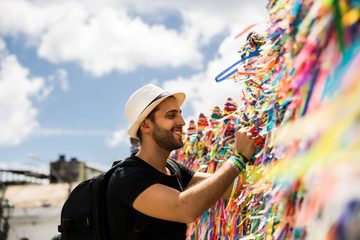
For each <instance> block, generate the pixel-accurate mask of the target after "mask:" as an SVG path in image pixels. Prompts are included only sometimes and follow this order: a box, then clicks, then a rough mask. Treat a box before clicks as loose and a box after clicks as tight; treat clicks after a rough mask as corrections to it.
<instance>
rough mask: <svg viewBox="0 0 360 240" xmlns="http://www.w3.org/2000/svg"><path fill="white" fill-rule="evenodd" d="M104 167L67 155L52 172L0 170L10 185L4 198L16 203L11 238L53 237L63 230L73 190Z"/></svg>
mask: <svg viewBox="0 0 360 240" xmlns="http://www.w3.org/2000/svg"><path fill="white" fill-rule="evenodd" d="M102 172H103V171H101V170H98V169H96V168H93V167H89V166H87V165H86V164H85V163H84V162H83V161H79V160H78V159H76V158H71V159H70V160H69V161H67V160H66V159H65V156H64V155H60V156H59V158H58V159H57V160H56V161H54V162H52V163H51V164H50V174H49V175H46V174H37V173H34V172H30V171H22V170H9V169H6V170H5V169H2V170H0V180H1V182H0V183H1V184H3V185H6V188H5V194H4V197H3V200H6V202H9V203H11V205H12V206H13V208H12V213H11V216H10V217H9V218H8V219H7V220H8V223H9V230H8V232H7V236H8V238H7V239H8V240H25V239H26V240H51V239H53V238H54V237H55V236H57V235H58V234H59V233H58V231H57V227H58V225H59V224H60V214H61V209H62V206H63V204H64V202H65V200H66V199H67V197H68V195H69V193H70V192H71V191H72V190H73V189H74V188H75V187H76V186H77V185H78V184H79V183H80V182H81V181H83V180H86V179H89V178H91V177H93V176H95V175H98V174H101V173H102Z"/></svg>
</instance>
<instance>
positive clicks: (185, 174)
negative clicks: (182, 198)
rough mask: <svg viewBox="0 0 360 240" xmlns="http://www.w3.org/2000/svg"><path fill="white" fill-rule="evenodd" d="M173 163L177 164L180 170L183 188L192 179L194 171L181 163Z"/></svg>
mask: <svg viewBox="0 0 360 240" xmlns="http://www.w3.org/2000/svg"><path fill="white" fill-rule="evenodd" d="M175 163H176V164H177V165H178V166H179V168H180V170H181V175H182V183H183V185H184V188H186V187H187V185H188V184H189V182H190V180H191V179H192V177H193V176H194V174H195V171H193V170H191V169H190V168H188V167H186V166H184V165H182V164H181V163H179V162H176V161H175Z"/></svg>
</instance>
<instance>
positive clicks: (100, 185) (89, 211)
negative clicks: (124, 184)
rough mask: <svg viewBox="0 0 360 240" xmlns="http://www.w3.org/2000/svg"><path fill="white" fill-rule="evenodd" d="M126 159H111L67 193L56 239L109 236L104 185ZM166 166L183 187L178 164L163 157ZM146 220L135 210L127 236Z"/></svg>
mask: <svg viewBox="0 0 360 240" xmlns="http://www.w3.org/2000/svg"><path fill="white" fill-rule="evenodd" d="M125 161H127V160H120V161H115V162H114V163H113V165H112V167H111V168H110V170H108V171H107V172H105V173H102V174H100V175H98V176H95V177H93V178H91V179H88V180H85V181H83V182H81V183H80V184H79V185H78V186H76V187H75V188H74V190H73V191H72V192H71V193H70V195H69V197H68V199H67V200H66V201H65V203H64V205H63V207H62V210H61V219H60V225H59V226H58V231H59V232H60V233H61V234H60V235H59V236H57V237H56V238H55V239H57V240H109V239H111V237H110V230H109V228H108V226H109V224H108V222H107V208H106V188H107V184H108V182H109V179H110V177H111V175H112V174H113V173H114V171H115V170H116V169H117V168H118V167H120V166H121V165H123V163H124V162H125ZM167 163H168V166H170V167H171V168H172V170H173V171H175V172H176V173H177V175H178V176H179V178H178V181H179V185H180V187H181V190H183V189H182V187H183V184H182V175H181V170H180V168H179V166H178V165H177V164H176V163H175V162H174V161H173V160H168V161H167ZM149 222H150V217H148V216H146V215H144V214H139V215H138V216H136V218H135V226H134V229H133V230H132V232H131V233H130V235H129V237H128V240H136V239H138V238H139V237H140V233H141V232H142V230H143V229H144V227H145V226H146V225H147V224H148V223H149Z"/></svg>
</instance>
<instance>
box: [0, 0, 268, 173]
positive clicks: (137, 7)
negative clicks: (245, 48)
mask: <svg viewBox="0 0 360 240" xmlns="http://www.w3.org/2000/svg"><path fill="white" fill-rule="evenodd" d="M100 2H101V3H100ZM151 3H152V4H151V5H150V6H149V2H147V1H144V0H138V1H130V0H128V1H126V0H124V1H112V0H107V1H95V0H83V1H80V0H79V1H45V0H33V1H26V0H2V1H1V2H0V122H1V126H0V167H6V168H8V167H9V168H14V167H16V168H23V169H30V170H39V171H46V169H47V163H48V162H50V161H52V160H55V159H57V157H58V155H59V154H65V155H66V156H67V157H68V158H70V157H77V158H78V159H81V160H84V161H86V162H87V163H88V164H90V165H92V166H96V167H100V168H102V169H106V168H107V167H108V166H110V164H111V162H112V161H113V160H116V159H122V158H125V157H126V156H127V155H128V154H129V143H128V137H127V135H126V128H127V122H126V120H125V117H124V113H123V110H124V106H125V103H126V100H127V98H128V97H129V96H130V95H131V93H132V92H133V91H134V90H136V89H137V88H139V87H141V86H142V85H145V84H147V83H150V82H151V83H156V84H158V85H160V86H161V87H164V88H166V89H167V90H169V91H185V92H186V93H187V100H186V103H185V105H184V107H183V113H184V116H185V118H186V120H190V119H191V118H194V116H197V115H198V114H199V113H200V112H204V113H205V114H210V109H211V107H212V106H214V105H220V106H222V105H223V103H224V102H225V99H226V97H227V96H233V97H234V98H235V99H237V98H238V97H237V96H238V94H239V92H240V89H239V86H238V85H236V84H235V83H233V82H222V83H216V82H215V81H214V78H215V76H216V75H217V74H218V73H219V72H220V71H222V70H223V69H224V68H225V67H227V66H228V65H230V64H232V63H233V62H235V61H236V60H238V58H239V56H237V55H236V50H237V48H238V47H239V46H240V44H241V41H243V39H240V38H239V39H235V38H234V36H236V34H237V33H239V32H240V31H241V30H242V29H244V28H245V27H246V26H248V25H250V24H253V23H262V22H264V21H266V19H267V13H266V9H265V5H266V1H265V0H258V1H221V2H220V1H219V2H216V1H212V2H208V1H203V0H201V1H195V2H194V1H191V2H185V1H165V0H156V1H152V2H151ZM219 5H221V7H219ZM210 93H211V94H210Z"/></svg>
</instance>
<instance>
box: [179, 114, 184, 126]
mask: <svg viewBox="0 0 360 240" xmlns="http://www.w3.org/2000/svg"><path fill="white" fill-rule="evenodd" d="M179 124H180V125H181V126H185V121H184V118H183V116H182V115H180V121H179Z"/></svg>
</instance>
